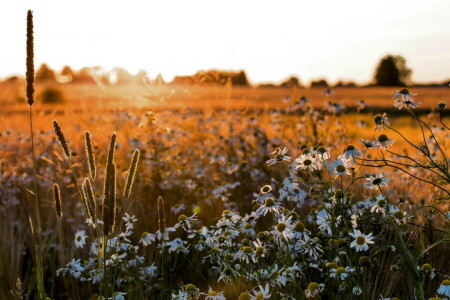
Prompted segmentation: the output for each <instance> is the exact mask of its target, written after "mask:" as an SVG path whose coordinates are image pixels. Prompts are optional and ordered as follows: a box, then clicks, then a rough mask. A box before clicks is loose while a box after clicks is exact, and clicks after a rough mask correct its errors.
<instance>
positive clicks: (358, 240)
mask: <svg viewBox="0 0 450 300" xmlns="http://www.w3.org/2000/svg"><path fill="white" fill-rule="evenodd" d="M356 243H357V244H358V245H360V246H362V245H364V244H365V243H366V238H365V237H363V236H362V235H360V236H358V237H357V238H356Z"/></svg>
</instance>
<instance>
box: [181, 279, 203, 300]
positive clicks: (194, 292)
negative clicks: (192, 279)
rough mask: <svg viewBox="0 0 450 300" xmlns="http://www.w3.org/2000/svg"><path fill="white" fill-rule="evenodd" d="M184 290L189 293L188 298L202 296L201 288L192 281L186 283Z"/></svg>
mask: <svg viewBox="0 0 450 300" xmlns="http://www.w3.org/2000/svg"><path fill="white" fill-rule="evenodd" d="M184 291H185V292H186V293H187V296H188V297H187V299H198V298H199V297H200V290H199V289H198V288H197V287H196V286H195V285H193V284H192V283H189V284H188V285H186V286H185V287H184Z"/></svg>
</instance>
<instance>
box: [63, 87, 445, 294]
mask: <svg viewBox="0 0 450 300" xmlns="http://www.w3.org/2000/svg"><path fill="white" fill-rule="evenodd" d="M397 96H398V97H399V98H398V99H396V100H395V101H396V102H395V105H396V106H397V107H399V108H403V107H404V108H406V109H412V108H414V107H416V106H417V103H416V102H415V101H414V99H413V98H412V96H413V94H410V93H409V91H407V90H406V91H405V90H401V91H399V92H398V95H397ZM306 104H307V100H306V99H301V100H300V101H298V102H296V103H295V109H303V108H304V107H305V106H306ZM327 105H328V106H327V107H328V108H327V110H329V111H332V112H334V113H336V112H337V111H340V110H341V108H340V106H339V105H336V104H332V103H328V104H327ZM361 105H362V104H361ZM308 117H312V118H317V119H316V120H319V118H320V116H319V114H314V115H311V116H308ZM374 121H375V126H376V128H375V129H376V131H379V130H383V129H385V128H389V127H390V122H389V120H388V118H387V116H386V115H385V114H383V115H378V116H376V117H375V118H374ZM258 134H259V135H260V137H259V138H258ZM253 136H254V137H256V139H257V143H261V145H260V146H261V148H262V149H265V148H266V147H267V143H264V142H263V141H264V137H261V136H262V134H261V133H260V132H259V133H258V132H257V131H255V132H254V135H253ZM230 140H231V141H230ZM230 140H229V141H228V142H229V143H230V144H231V145H233V144H234V143H238V141H237V140H234V139H230ZM360 141H361V143H362V147H361V149H363V150H361V149H358V147H355V146H353V145H348V146H346V147H345V149H343V152H342V153H341V154H340V155H338V156H337V157H336V158H335V159H332V154H331V153H330V152H331V149H330V148H328V147H326V146H322V145H318V146H313V147H309V148H308V147H303V148H302V149H301V153H300V154H299V155H298V157H296V158H295V159H294V158H293V157H291V156H290V153H289V149H288V148H287V147H280V148H278V149H277V150H275V151H273V152H272V153H271V154H270V158H269V159H268V160H267V161H266V166H268V167H270V168H275V167H281V168H285V171H286V173H285V174H287V176H286V177H285V178H283V179H282V180H281V181H278V180H271V182H270V184H267V185H263V186H261V188H260V189H259V191H258V192H257V193H255V194H253V197H252V198H251V199H248V203H247V205H246V206H245V207H249V209H248V210H247V211H237V210H235V209H232V206H231V205H229V206H227V205H226V204H227V203H229V202H230V198H232V193H233V190H235V189H237V188H239V187H240V186H241V185H245V184H246V182H245V181H234V182H232V183H225V184H223V185H221V186H219V187H217V188H216V189H214V190H213V191H212V192H211V195H205V197H206V199H210V200H209V201H211V202H212V201H213V200H211V199H214V200H220V201H222V202H223V203H225V207H226V208H227V209H225V210H223V211H222V213H221V214H220V213H219V216H218V217H217V218H216V219H214V220H213V222H212V223H211V224H204V223H203V222H202V221H201V220H199V216H198V215H197V214H195V213H194V214H193V215H191V216H187V215H184V214H181V213H182V212H185V211H186V209H185V207H184V205H179V206H177V207H175V208H174V207H170V208H168V209H170V211H171V212H172V213H178V214H179V216H178V219H177V222H174V224H168V225H166V220H165V219H164V214H163V213H159V214H158V216H159V218H158V219H155V223H156V222H158V224H159V228H158V230H156V231H154V232H151V233H149V232H143V233H142V234H140V235H139V234H138V235H135V234H134V231H135V226H136V227H137V225H136V224H138V223H137V221H138V220H137V218H136V217H135V216H134V215H129V214H124V216H123V218H122V222H121V223H120V224H121V225H120V226H119V229H120V230H119V231H120V232H119V233H116V234H114V235H112V236H109V237H108V239H106V240H101V239H95V238H92V236H93V235H90V234H89V231H91V232H92V231H94V230H95V228H93V227H89V226H88V227H86V228H84V229H80V230H79V231H78V232H76V233H75V240H74V244H75V245H76V247H77V248H79V250H80V253H82V255H84V256H83V258H74V259H72V260H71V261H70V262H69V263H68V264H67V265H66V266H65V267H63V268H60V269H59V270H58V272H57V274H58V275H59V276H61V277H63V276H70V277H72V278H74V279H77V280H78V281H79V282H80V283H81V284H86V285H89V286H91V287H93V290H96V289H97V290H98V291H99V292H98V299H105V298H104V297H103V296H101V295H102V293H101V289H102V287H103V286H104V284H105V282H108V285H110V290H112V291H114V292H113V293H112V294H111V295H109V296H108V297H109V298H108V299H116V300H120V299H136V298H137V297H138V296H137V295H140V296H142V295H145V296H146V297H150V298H151V297H153V298H159V297H162V298H164V299H166V298H171V299H206V300H223V299H239V300H248V299H318V298H320V297H322V298H330V297H334V298H336V299H371V298H373V289H374V283H373V282H372V281H371V279H373V278H380V277H385V278H388V279H389V278H390V279H392V280H396V278H397V277H398V276H399V274H400V273H401V274H407V275H406V276H408V274H410V276H414V277H417V282H421V284H422V285H424V284H428V285H430V286H437V288H435V289H434V290H433V292H432V294H431V295H427V296H430V297H436V299H439V298H438V297H444V299H445V297H450V280H449V277H448V274H447V273H446V270H442V269H436V268H435V267H434V266H432V265H431V264H430V263H429V262H428V261H426V258H427V256H426V253H427V251H428V249H424V250H423V251H422V253H420V255H416V254H415V253H413V252H412V251H411V249H410V247H409V246H408V245H407V244H406V243H405V240H408V239H409V238H412V237H413V236H414V234H415V233H414V231H413V230H412V229H411V228H410V226H413V225H418V223H417V220H418V216H417V214H416V212H418V211H419V210H420V207H419V206H417V205H416V204H415V203H414V202H408V201H405V199H403V198H401V197H394V196H393V193H391V192H390V190H389V189H388V184H389V182H390V179H389V178H388V177H387V176H386V175H385V174H384V173H382V172H377V173H364V174H362V170H363V166H364V164H365V163H366V161H367V158H366V157H367V156H368V154H369V152H370V151H380V152H382V153H384V152H383V151H388V150H389V149H390V147H391V146H392V144H393V143H394V140H392V139H390V138H388V137H387V135H386V134H380V135H379V136H378V138H376V139H375V138H374V139H373V140H371V141H368V140H363V139H361V140H360ZM239 143H241V144H242V145H244V144H245V143H244V142H243V141H242V140H240V141H239ZM261 151H262V150H261ZM242 155H244V154H242ZM210 159H211V161H212V163H218V164H219V165H220V166H222V167H223V171H224V172H228V175H230V176H231V178H233V177H232V175H233V174H236V172H239V171H242V170H243V169H244V168H246V166H245V165H243V164H239V162H233V163H230V164H224V163H221V162H220V161H221V160H222V158H221V157H220V156H215V155H211V156H210ZM253 163H254V164H255V165H256V163H255V162H253ZM202 172H203V171H202V170H198V174H203V175H198V176H204V174H205V173H202ZM246 172H247V173H248V174H251V176H254V177H257V176H258V173H257V172H253V171H252V170H251V169H248V170H246ZM260 179H261V178H260ZM167 184H168V185H169V184H173V183H167ZM185 184H186V186H185V187H186V189H187V190H195V189H196V186H195V185H196V182H195V181H194V180H191V181H186V182H185ZM164 188H169V187H168V186H164V185H162V189H164ZM357 188H359V189H361V188H362V189H364V192H363V193H362V195H361V193H360V192H359V191H358V192H355V190H356V189H357ZM207 201H208V200H207ZM200 205H201V204H200ZM163 210H164V208H163ZM442 215H443V218H444V219H446V220H447V221H449V220H450V213H445V212H442ZM441 218H442V217H441ZM441 234H442V236H441V237H440V241H445V240H447V239H448V232H441ZM100 249H105V252H104V253H106V255H105V257H103V254H104V253H103V252H102V251H100ZM410 257H413V258H410ZM101 261H105V263H104V264H100V263H99V262H101ZM105 276H107V277H106V278H105ZM424 290H425V288H424V286H420V287H419V285H417V286H414V287H413V290H412V291H410V295H420V294H421V293H423V291H424ZM428 290H429V289H428ZM402 293H405V291H404V290H397V289H395V288H393V289H392V290H389V291H386V293H385V294H382V295H380V299H399V298H401V297H402V296H403V295H404V294H402ZM396 297H399V298H396Z"/></svg>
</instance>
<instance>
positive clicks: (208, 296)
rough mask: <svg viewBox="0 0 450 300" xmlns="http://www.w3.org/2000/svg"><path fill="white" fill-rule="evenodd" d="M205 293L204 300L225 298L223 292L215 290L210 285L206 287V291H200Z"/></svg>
mask: <svg viewBox="0 0 450 300" xmlns="http://www.w3.org/2000/svg"><path fill="white" fill-rule="evenodd" d="M202 295H206V297H205V300H226V298H225V296H224V295H223V292H216V291H214V290H213V289H212V288H211V287H209V289H208V293H202Z"/></svg>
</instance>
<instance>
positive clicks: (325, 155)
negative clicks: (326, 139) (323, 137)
mask: <svg viewBox="0 0 450 300" xmlns="http://www.w3.org/2000/svg"><path fill="white" fill-rule="evenodd" d="M316 154H317V156H318V157H319V158H320V159H322V160H327V159H329V158H330V157H331V156H330V152H328V150H327V149H325V147H322V146H321V147H319V148H317V151H316Z"/></svg>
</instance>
